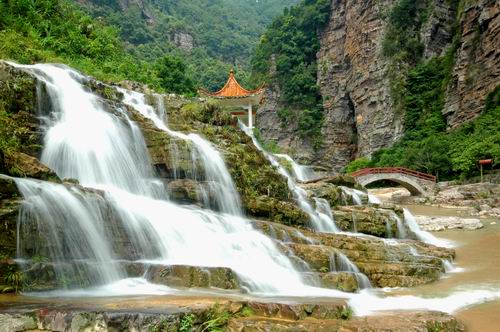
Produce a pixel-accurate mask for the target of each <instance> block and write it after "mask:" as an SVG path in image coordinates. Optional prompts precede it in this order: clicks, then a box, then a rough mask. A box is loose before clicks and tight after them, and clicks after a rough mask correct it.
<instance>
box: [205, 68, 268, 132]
mask: <svg viewBox="0 0 500 332" xmlns="http://www.w3.org/2000/svg"><path fill="white" fill-rule="evenodd" d="M198 92H199V94H200V95H201V96H204V97H209V98H214V99H217V100H218V101H219V102H220V103H221V104H222V105H223V106H227V107H230V108H234V109H235V110H232V111H231V115H232V116H233V117H237V118H239V119H241V120H243V121H244V118H245V117H247V118H248V119H247V121H248V122H247V125H248V128H253V124H254V123H255V121H254V116H255V113H256V111H257V110H255V111H254V107H255V106H258V105H259V104H260V103H261V101H262V96H263V94H264V88H259V89H255V90H247V89H245V88H243V87H242V86H241V85H240V84H239V83H238V81H236V78H235V77H234V70H232V69H231V71H230V72H229V78H228V80H227V82H226V84H225V85H224V87H223V88H222V89H220V90H219V91H217V92H209V91H207V90H203V89H199V90H198ZM239 108H243V109H244V110H245V111H246V112H245V111H239V110H237V109H239Z"/></svg>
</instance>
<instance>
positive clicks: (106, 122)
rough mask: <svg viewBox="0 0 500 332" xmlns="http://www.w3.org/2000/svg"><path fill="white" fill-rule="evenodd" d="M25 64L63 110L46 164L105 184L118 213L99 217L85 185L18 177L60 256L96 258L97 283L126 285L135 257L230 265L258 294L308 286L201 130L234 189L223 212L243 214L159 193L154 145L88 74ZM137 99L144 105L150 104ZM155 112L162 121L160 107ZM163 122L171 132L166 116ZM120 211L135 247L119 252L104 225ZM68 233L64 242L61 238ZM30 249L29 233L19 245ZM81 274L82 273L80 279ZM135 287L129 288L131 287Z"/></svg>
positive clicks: (29, 208)
mask: <svg viewBox="0 0 500 332" xmlns="http://www.w3.org/2000/svg"><path fill="white" fill-rule="evenodd" d="M22 68H24V69H25V70H27V71H29V72H32V73H33V74H34V75H36V76H37V77H38V78H39V79H40V80H42V81H43V82H45V83H46V85H47V89H48V91H49V94H50V97H51V100H52V103H53V104H54V109H55V112H56V114H55V115H56V117H55V120H54V121H53V123H52V124H51V126H50V127H49V129H48V131H47V134H46V137H45V146H46V148H45V149H44V152H43V154H44V156H45V158H44V161H45V162H46V163H47V164H48V165H49V166H50V167H52V168H53V169H54V170H55V171H56V173H57V174H58V175H59V176H61V177H72V178H75V179H77V180H78V181H80V183H82V184H84V185H85V186H88V187H95V188H99V189H101V190H102V192H100V193H96V194H95V195H98V197H99V198H98V199H97V200H98V201H99V202H101V203H102V202H105V203H107V204H108V205H109V207H110V209H111V211H108V213H111V214H112V215H106V216H103V215H99V211H101V210H102V209H101V210H100V209H99V208H98V204H97V203H96V202H95V200H96V198H93V199H90V198H89V195H88V193H85V192H84V191H77V190H75V189H67V188H66V187H64V186H63V185H57V184H46V183H40V182H37V181H34V180H17V181H18V183H19V186H20V189H21V191H22V193H23V195H24V197H25V199H26V204H25V209H24V211H25V213H26V214H30V215H31V217H32V219H35V220H36V221H37V222H40V223H42V222H43V223H44V225H43V227H45V228H43V227H42V228H41V229H46V235H47V236H48V237H49V240H51V241H54V242H53V243H52V244H51V246H50V252H48V254H49V256H50V257H49V259H50V261H51V262H54V263H60V264H62V265H64V264H65V263H67V262H68V260H73V261H82V260H83V261H89V264H88V265H90V266H92V267H91V268H87V269H92V270H91V271H90V270H89V272H88V273H87V274H86V275H84V276H83V277H85V278H88V280H89V281H90V283H91V284H90V286H97V285H102V284H106V283H110V282H112V281H115V282H118V281H119V280H120V279H121V278H123V277H124V274H123V273H122V272H121V271H120V268H119V266H118V265H117V264H115V263H114V262H115V261H121V260H130V259H134V260H139V261H147V262H148V263H157V264H184V265H198V266H220V267H229V268H231V269H233V270H234V271H235V272H236V273H237V274H238V276H239V277H240V279H241V280H242V282H243V284H244V285H245V286H246V287H247V288H248V289H249V290H250V291H254V292H262V293H266V294H273V293H277V294H280V293H283V294H293V293H296V292H297V291H299V292H300V291H303V290H304V289H307V286H305V285H304V284H303V282H302V278H301V276H300V274H299V273H297V272H296V271H295V270H294V268H293V265H292V263H291V262H290V260H289V259H288V258H287V257H286V256H285V255H283V254H282V253H280V251H279V250H278V248H277V247H276V246H275V244H274V243H273V242H272V240H271V239H270V238H268V237H266V236H264V235H263V234H262V233H260V232H258V231H256V230H254V229H253V227H252V226H251V224H250V223H248V222H247V221H246V220H244V219H242V218H240V217H239V216H237V215H238V214H240V209H239V202H238V201H237V194H236V191H235V190H234V184H232V180H231V178H230V176H229V173H228V171H227V169H226V168H225V165H224V163H223V161H222V158H221V157H220V155H219V154H218V152H217V151H216V150H215V149H213V148H212V147H211V146H210V145H209V144H208V143H205V142H203V141H202V140H201V139H200V138H199V137H198V136H197V135H184V136H183V138H184V137H187V139H189V140H190V141H191V142H193V144H195V145H196V147H197V149H198V151H199V152H200V154H202V155H203V154H205V155H206V156H207V157H206V158H205V159H204V160H203V162H204V163H205V165H204V166H205V167H206V168H207V171H206V172H207V173H209V174H210V173H213V177H214V178H215V179H217V180H219V179H220V180H221V181H220V182H221V183H222V186H223V187H224V188H225V189H227V188H228V187H229V188H230V190H227V191H221V193H220V195H221V197H220V198H219V199H220V200H221V201H224V202H225V204H227V205H225V207H224V208H223V210H225V212H228V213H232V214H233V215H230V214H227V215H218V214H216V213H214V212H211V211H208V210H201V209H196V208H192V207H181V206H178V205H175V204H173V203H171V202H168V201H165V200H161V199H158V197H157V196H156V194H157V193H156V191H154V190H152V189H151V188H150V183H151V182H152V180H154V179H153V178H152V174H153V171H152V169H151V166H150V161H149V157H148V154H147V150H146V148H145V144H136V142H134V139H137V137H135V135H134V131H133V130H132V129H131V128H130V127H129V126H128V122H127V119H126V118H120V117H119V116H116V115H114V114H112V113H108V112H106V111H105V110H104V108H103V107H101V102H100V100H99V99H98V97H97V96H95V95H93V94H91V93H89V92H87V91H86V90H85V89H84V87H83V86H82V85H81V84H80V82H79V80H81V81H83V80H84V78H83V77H81V75H79V74H78V73H76V72H74V71H72V70H71V69H69V68H65V67H59V66H54V65H35V66H22ZM125 96H126V98H130V99H132V98H138V97H141V96H131V95H125ZM129 101H130V103H132V104H133V101H132V100H129ZM73 103H74V104H75V105H73ZM137 105H139V107H141V106H143V105H141V103H140V102H139V103H137ZM73 106H74V107H73ZM136 108H137V107H136ZM141 111H142V112H149V111H151V110H150V109H146V108H144V109H142V110H141ZM142 112H141V113H142ZM118 113H120V112H118ZM146 114H148V113H146ZM149 115H150V118H151V119H154V120H155V121H156V120H157V119H158V118H157V116H156V115H155V113H154V112H152V113H151V114H149ZM155 124H157V126H158V127H161V126H163V127H165V129H166V130H168V128H166V126H164V124H163V122H161V121H160V120H158V121H156V122H155ZM142 141H143V140H142ZM139 148H140V149H139ZM207 177H209V176H207ZM222 178H223V179H222ZM231 196H236V198H234V197H231ZM103 204H104V203H103ZM94 210H95V211H94ZM112 217H113V218H114V219H116V220H114V223H115V224H114V225H113V227H115V226H116V228H119V229H124V231H125V233H126V239H127V240H128V241H129V243H130V248H127V253H122V252H117V251H116V250H115V248H113V246H112V245H111V244H112V243H113V240H114V236H115V235H116V234H115V233H113V229H112V228H113V227H111V226H110V227H109V229H103V227H104V226H103V225H105V224H110V223H111V222H110V221H109V220H108V223H106V221H107V220H105V219H106V218H108V219H112ZM24 222H27V221H26V220H22V221H21V225H22V224H23V223H24ZM61 234H62V236H61ZM58 238H60V239H61V241H56V239H58ZM26 247H27V244H26V243H23V239H22V238H21V239H20V244H19V248H26ZM69 247H71V250H69V249H68V248H69ZM23 252H24V251H23V250H22V249H21V251H20V253H23ZM249 256H250V257H252V258H253V259H255V261H256V262H258V263H259V268H256V267H255V266H254V265H253V264H249V262H248V260H247V259H246V258H247V257H249ZM20 258H22V257H20ZM75 273H76V272H75ZM92 276H94V277H92ZM78 277H80V278H81V277H82V276H76V275H73V276H72V278H74V279H78ZM93 278H94V279H93ZM127 291H128V290H127V289H123V293H124V294H126V293H127Z"/></svg>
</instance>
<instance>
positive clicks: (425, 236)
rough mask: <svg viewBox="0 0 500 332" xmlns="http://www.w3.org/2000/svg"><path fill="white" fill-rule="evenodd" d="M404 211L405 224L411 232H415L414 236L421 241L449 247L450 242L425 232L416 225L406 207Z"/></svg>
mask: <svg viewBox="0 0 500 332" xmlns="http://www.w3.org/2000/svg"><path fill="white" fill-rule="evenodd" d="M403 211H404V218H405V219H404V221H405V224H406V225H407V226H408V228H409V229H410V231H411V232H413V233H414V234H415V236H416V237H417V238H418V239H419V240H420V241H422V242H425V243H428V244H432V245H435V246H438V247H450V246H451V244H450V243H449V242H447V241H444V240H441V239H438V238H437V237H435V236H434V235H432V234H431V233H429V232H425V231H423V230H421V229H420V226H418V224H417V221H416V220H415V217H414V216H413V214H411V212H410V211H409V210H408V209H403Z"/></svg>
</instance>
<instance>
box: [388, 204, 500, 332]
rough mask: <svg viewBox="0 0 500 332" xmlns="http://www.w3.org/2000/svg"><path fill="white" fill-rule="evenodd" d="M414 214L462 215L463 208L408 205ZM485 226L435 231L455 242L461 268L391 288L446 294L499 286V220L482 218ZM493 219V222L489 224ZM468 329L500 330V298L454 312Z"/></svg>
mask: <svg viewBox="0 0 500 332" xmlns="http://www.w3.org/2000/svg"><path fill="white" fill-rule="evenodd" d="M408 208H409V209H410V211H411V212H412V213H414V214H416V215H433V216H464V213H463V211H460V210H455V209H445V208H437V207H431V206H408ZM482 222H483V224H484V226H485V227H484V228H483V229H480V230H476V231H464V230H448V231H443V232H436V233H434V234H435V235H436V236H438V237H440V238H443V239H446V240H450V241H453V242H454V243H455V245H456V248H455V250H456V259H455V266H457V267H458V268H459V269H460V270H459V271H457V272H454V273H449V274H447V275H446V276H445V277H443V278H441V279H440V280H439V281H437V282H434V283H431V284H427V285H423V286H419V287H415V288H411V289H407V290H397V291H392V292H391V294H394V293H401V294H408V295H418V296H445V295H447V294H449V293H451V292H452V291H456V290H469V289H477V288H484V289H489V288H496V289H498V288H500V255H499V253H500V222H498V220H496V221H495V220H494V219H484V220H482ZM492 222H493V223H494V224H492ZM455 315H456V316H457V317H458V318H459V319H461V320H462V321H463V322H464V323H465V324H466V326H467V327H468V328H469V331H472V332H483V331H500V301H499V300H497V301H493V302H488V303H485V304H481V305H477V306H473V307H471V308H468V309H465V310H462V311H459V312H457V313H456V314H455Z"/></svg>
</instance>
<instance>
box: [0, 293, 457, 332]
mask: <svg viewBox="0 0 500 332" xmlns="http://www.w3.org/2000/svg"><path fill="white" fill-rule="evenodd" d="M117 301H118V302H119V301H120V300H117ZM134 302H135V303H134ZM153 302H154V303H155V304H156V306H157V307H156V309H151V307H149V305H151V304H152V303H148V302H147V301H146V304H145V303H142V304H139V301H134V300H131V301H129V302H122V303H118V304H117V305H112V304H107V306H108V307H114V309H112V310H110V309H106V310H85V309H83V310H82V309H72V308H58V309H53V308H51V309H48V308H43V307H42V308H40V309H35V310H34V309H33V305H30V306H29V307H30V309H23V308H22V307H17V308H11V309H9V310H7V311H5V310H4V311H3V312H2V310H1V309H0V332H12V331H68V332H79V331H101V332H108V331H109V332H111V331H231V332H236V331H238V332H244V331H255V332H267V331H304V332H306V331H318V332H319V331H346V332H347V331H353V332H354V331H373V332H377V331H442V332H459V331H465V328H464V326H463V325H462V324H461V323H460V322H459V321H458V320H456V319H455V318H454V317H452V316H450V315H447V314H444V313H440V312H411V313H410V312H387V313H384V314H381V315H376V316H370V317H353V316H352V310H351V309H350V308H349V307H348V306H347V305H346V304H345V303H342V302H333V303H328V304H309V303H301V304H282V303H266V302H253V301H229V300H221V299H197V298H183V299H182V298H181V299H179V298H177V299H176V298H173V299H172V298H170V299H165V300H164V301H163V302H162V301H161V300H153ZM39 306H40V305H39ZM131 307H134V312H130V310H129V308H131ZM0 308H1V306H0Z"/></svg>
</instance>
